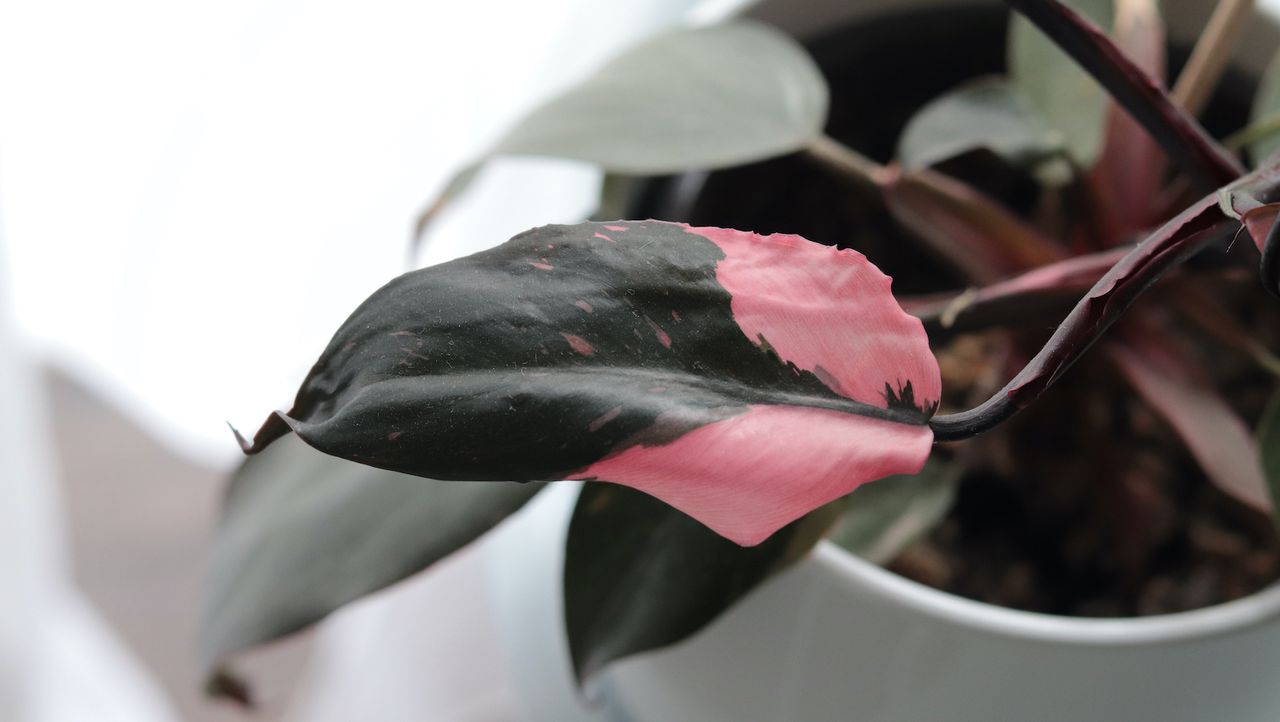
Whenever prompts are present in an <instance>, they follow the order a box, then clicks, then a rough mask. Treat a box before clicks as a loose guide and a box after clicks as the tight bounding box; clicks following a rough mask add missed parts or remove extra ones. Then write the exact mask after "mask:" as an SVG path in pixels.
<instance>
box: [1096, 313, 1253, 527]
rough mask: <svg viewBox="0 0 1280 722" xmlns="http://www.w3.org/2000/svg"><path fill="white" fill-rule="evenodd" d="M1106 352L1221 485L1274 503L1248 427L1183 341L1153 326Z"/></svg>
mask: <svg viewBox="0 0 1280 722" xmlns="http://www.w3.org/2000/svg"><path fill="white" fill-rule="evenodd" d="M1135 321H1139V322H1145V319H1135ZM1107 354H1108V356H1109V357H1110V358H1111V360H1112V361H1113V362H1114V363H1115V364H1116V366H1117V368H1119V369H1120V371H1121V373H1122V374H1123V376H1124V378H1125V379H1126V380H1127V381H1128V382H1129V384H1130V385H1131V386H1133V388H1134V390H1136V391H1137V392H1138V394H1139V395H1140V396H1142V398H1143V399H1144V400H1145V401H1146V402H1147V404H1148V405H1150V406H1151V408H1152V409H1154V410H1155V411H1156V412H1158V413H1159V414H1160V415H1161V416H1162V417H1164V419H1165V420H1166V421H1167V422H1168V423H1169V425H1170V426H1171V427H1173V429H1174V431H1176V432H1177V434H1178V436H1180V437H1182V440H1183V441H1184V442H1185V443H1186V445H1187V448H1188V449H1189V450H1190V451H1191V454H1192V456H1194V457H1195V459H1196V461H1197V462H1199V464H1200V467H1201V468H1202V469H1204V471H1205V474H1206V475H1208V477H1209V479H1210V480H1211V481H1213V483H1214V484H1216V485H1217V486H1218V488H1220V489H1222V490H1223V491H1225V492H1226V493H1228V494H1230V495H1231V496H1233V497H1235V498H1236V499H1239V500H1240V501H1242V502H1244V503H1246V504H1248V505H1250V506H1252V507H1254V508H1257V509H1261V510H1264V511H1267V510H1269V509H1270V508H1271V498H1270V494H1269V492H1268V491H1267V484H1266V481H1265V480H1264V479H1263V476H1262V467H1261V465H1260V463H1259V456H1258V447H1257V443H1256V442H1255V441H1254V438H1253V436H1252V434H1251V433H1250V430H1249V427H1248V426H1247V425H1246V424H1245V423H1244V421H1243V420H1241V419H1240V417H1239V416H1238V415H1236V413H1235V411H1233V410H1232V409H1231V407H1230V406H1229V405H1228V404H1227V403H1226V402H1225V401H1224V400H1223V399H1222V397H1221V396H1219V395H1218V393H1217V391H1216V390H1214V389H1213V387H1212V386H1210V385H1209V383H1208V382H1207V381H1206V380H1205V379H1204V378H1202V377H1201V376H1200V375H1199V374H1197V371H1196V366H1195V365H1194V363H1193V362H1191V361H1190V360H1188V359H1187V358H1185V356H1184V352H1182V350H1181V349H1180V348H1179V347H1177V346H1175V345H1173V344H1172V343H1169V342H1168V341H1167V340H1165V339H1164V338H1163V337H1162V336H1161V335H1158V334H1157V333H1155V332H1146V333H1141V334H1134V333H1129V334H1127V335H1126V338H1125V339H1124V340H1123V341H1120V342H1116V343H1111V344H1108V345H1107Z"/></svg>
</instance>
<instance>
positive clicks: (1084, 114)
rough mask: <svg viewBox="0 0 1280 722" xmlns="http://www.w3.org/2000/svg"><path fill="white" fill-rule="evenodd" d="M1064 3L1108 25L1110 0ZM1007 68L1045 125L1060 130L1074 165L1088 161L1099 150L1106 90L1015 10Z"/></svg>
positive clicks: (1109, 25) (1087, 162)
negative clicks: (1038, 112) (1044, 121)
mask: <svg viewBox="0 0 1280 722" xmlns="http://www.w3.org/2000/svg"><path fill="white" fill-rule="evenodd" d="M1066 4H1067V5H1069V6H1071V7H1072V8H1074V9H1075V10H1077V11H1078V12H1080V13H1083V14H1084V15H1085V16H1086V17H1088V18H1089V19H1091V20H1093V21H1094V22H1095V23H1097V24H1098V25H1099V26H1101V27H1103V28H1110V27H1111V25H1112V21H1113V18H1114V6H1113V2H1112V0H1066ZM1009 73H1010V75H1011V77H1012V79H1013V82H1014V83H1015V84H1016V85H1018V86H1019V87H1021V88H1022V89H1023V90H1024V91H1025V92H1026V93H1027V96H1028V97H1029V98H1030V99H1031V103H1032V105H1033V106H1034V107H1035V108H1037V109H1038V110H1039V111H1040V113H1041V114H1042V115H1043V116H1044V118H1045V119H1046V120H1047V122H1048V123H1049V125H1050V126H1051V127H1053V128H1055V129H1057V130H1058V131H1060V132H1061V133H1062V135H1063V138H1064V139H1065V143H1066V147H1067V150H1068V152H1069V153H1070V155H1071V157H1072V158H1074V159H1075V160H1076V162H1077V164H1079V165H1080V167H1083V168H1087V167H1089V166H1091V165H1092V164H1093V161H1094V160H1095V159H1096V158H1097V157H1098V153H1099V152H1100V151H1101V150H1102V141H1103V137H1104V134H1105V131H1106V117H1107V104H1108V102H1109V101H1108V97H1107V93H1106V91H1104V90H1103V89H1102V87H1101V86H1100V85H1098V83H1097V82H1096V81H1094V80H1093V78H1091V77H1089V75H1088V73H1086V72H1085V71H1084V70H1083V69H1081V68H1080V66H1079V65H1077V64H1076V62H1075V61H1074V60H1072V59H1071V58H1070V57H1068V56H1067V55H1066V53H1063V52H1062V51H1061V50H1059V49H1058V47H1057V46H1056V45H1054V44H1053V42H1052V41H1051V40H1049V38H1047V37H1046V36H1045V35H1044V34H1043V33H1041V32H1040V31H1039V30H1038V29H1036V27H1035V26H1034V25H1032V24H1031V22H1030V21H1028V20H1027V19H1026V18H1024V17H1022V16H1021V15H1016V14H1015V15H1014V16H1013V19H1012V20H1011V22H1010V25H1009Z"/></svg>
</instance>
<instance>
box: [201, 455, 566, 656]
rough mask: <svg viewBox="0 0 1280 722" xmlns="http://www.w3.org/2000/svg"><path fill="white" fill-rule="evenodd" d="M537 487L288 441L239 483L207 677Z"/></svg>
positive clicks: (515, 504) (450, 545)
mask: <svg viewBox="0 0 1280 722" xmlns="http://www.w3.org/2000/svg"><path fill="white" fill-rule="evenodd" d="M541 488H542V485H540V484H516V483H511V482H486V483H471V484H467V483H458V482H452V483H451V482H440V481H431V480H426V479H421V478H418V477H414V476H406V475H404V474H397V473H394V472H389V471H381V470H379V469H373V468H370V467H367V466H362V465H360V464H354V463H352V462H349V461H344V460H342V459H337V458H334V457H331V456H326V455H324V454H322V453H320V452H318V451H316V450H314V449H312V448H310V447H309V446H307V445H306V444H304V443H302V442H301V441H300V440H299V439H297V438H294V437H290V438H287V439H281V440H280V441H279V442H278V443H276V444H273V445H272V446H271V448H269V449H266V450H264V451H263V452H262V453H261V454H258V455H256V456H252V457H249V458H248V459H247V460H246V461H245V462H244V464H243V465H242V466H241V467H240V469H239V470H238V471H237V472H236V474H235V477H234V478H233V479H232V481H231V486H230V488H229V490H228V494H227V499H226V504H225V508H224V509H223V514H222V520H221V523H220V524H219V526H218V531H217V535H216V537H215V539H214V544H213V561H212V569H211V573H210V577H209V581H208V588H207V591H206V604H205V613H204V619H203V623H202V628H201V638H200V654H201V659H202V664H203V665H204V668H205V669H206V670H209V669H212V668H213V667H214V665H216V664H219V663H221V662H224V661H226V660H227V658H229V657H230V656H231V655H233V654H236V653H238V652H241V651H243V650H246V649H248V648H250V647H253V646H256V645H259V644H262V643H264V642H269V641H271V640H274V639H277V638H280V637H283V636H285V635H287V634H290V633H292V632H295V631H298V630H300V629H302V628H304V627H307V626H309V625H311V624H314V623H315V622H317V621H319V620H320V619H322V618H323V617H325V616H326V615H328V614H329V613H330V612H332V611H334V610H335V609H337V608H339V607H341V606H342V605H344V604H347V603H349V602H351V601H354V600H356V599H359V598H360V597H363V596H365V595H367V594H369V593H371V592H374V591H377V590H379V589H382V588H383V587H386V586H388V585H390V584H392V583H394V582H397V581H399V580H401V579H404V578H405V577H408V576H410V575H412V574H415V573H417V572H419V571H422V570H423V569H426V568H427V567H429V566H431V565H432V564H433V563H435V562H436V561H439V560H440V559H442V558H444V557H445V556H447V555H449V554H450V553H451V552H453V551H455V550H457V549H459V548H461V547H463V546H465V545H466V544H468V543H469V542H471V541H472V540H473V539H475V538H476V537H478V536H480V535H481V534H483V533H484V532H485V531H487V530H488V529H490V528H491V527H493V525H495V524H497V523H498V522H500V521H502V520H503V519H504V518H506V517H507V516H508V515H510V514H511V513H512V512H514V511H515V510H517V509H519V508H520V507H521V506H523V505H524V503H525V502H526V501H528V500H529V498H530V497H532V496H533V495H534V494H536V493H537V492H538V491H539V490H540V489H541Z"/></svg>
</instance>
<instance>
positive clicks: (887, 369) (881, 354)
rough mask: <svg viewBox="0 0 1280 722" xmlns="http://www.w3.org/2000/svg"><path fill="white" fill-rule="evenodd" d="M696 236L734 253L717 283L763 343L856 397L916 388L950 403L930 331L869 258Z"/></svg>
mask: <svg viewBox="0 0 1280 722" xmlns="http://www.w3.org/2000/svg"><path fill="white" fill-rule="evenodd" d="M688 230H689V232H690V233H695V234H697V235H700V236H702V237H704V238H707V239H709V240H711V241H712V242H713V243H715V244H716V245H717V246H719V247H720V249H721V250H722V251H723V252H724V254H725V258H724V259H723V260H721V261H720V263H719V264H718V265H717V266H716V280H717V281H719V282H720V285H722V286H723V287H724V288H725V289H726V290H728V291H729V293H730V295H731V296H732V300H731V308H732V310H733V316H734V320H735V321H737V323H738V325H739V326H741V327H742V332H743V333H744V334H746V335H747V338H749V339H751V340H752V341H753V342H755V343H756V344H758V345H766V344H767V346H768V348H770V349H772V350H773V351H774V352H775V353H777V354H778V356H779V357H780V358H781V359H782V360H783V361H786V362H791V363H793V364H795V365H796V367H797V368H800V369H803V370H805V371H811V372H813V373H814V374H815V375H817V376H818V378H820V379H822V380H823V382H824V383H826V384H827V385H828V386H829V387H830V388H831V390H832V391H834V392H836V393H838V394H840V395H842V396H844V397H846V398H849V399H853V400H854V401H860V402H862V403H865V404H869V405H872V406H879V407H881V408H887V407H888V405H889V403H888V400H887V399H886V396H885V387H886V384H887V385H888V386H889V387H890V388H891V389H892V390H894V391H895V392H897V391H898V390H899V389H904V388H906V387H907V385H908V384H910V385H911V390H912V392H913V394H914V398H915V402H916V404H917V405H919V406H921V407H922V408H923V409H924V410H925V411H926V412H928V411H929V406H930V404H935V403H936V402H937V401H938V399H939V398H940V397H941V394H942V379H941V375H940V374H939V371H938V361H937V359H935V358H934V356H933V354H932V353H931V352H930V351H929V338H928V336H927V335H926V334H925V330H924V326H923V325H922V324H921V322H920V320H919V319H917V318H915V317H913V316H910V315H908V314H907V313H906V312H905V311H903V310H902V307H901V306H900V305H899V304H898V302H897V301H896V300H895V299H894V298H893V295H892V293H890V290H889V289H890V285H891V284H892V281H891V280H890V278H889V277H888V276H886V275H885V274H884V273H882V272H881V271H880V269H878V268H876V267H875V266H874V265H872V263H871V262H870V261H868V260H867V258H866V256H863V255H862V254H861V253H858V252H856V251H850V250H837V249H835V248H831V247H829V246H823V245H820V244H817V243H813V242H811V241H808V240H805V239H804V238H801V237H800V236H795V235H787V234H774V235H770V236H761V235H758V234H755V233H748V232H745V231H735V230H730V229H725V228H689V229H688Z"/></svg>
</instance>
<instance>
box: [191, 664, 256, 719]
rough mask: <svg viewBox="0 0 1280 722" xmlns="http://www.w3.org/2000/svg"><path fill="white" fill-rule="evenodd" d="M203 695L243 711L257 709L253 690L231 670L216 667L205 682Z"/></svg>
mask: <svg viewBox="0 0 1280 722" xmlns="http://www.w3.org/2000/svg"><path fill="white" fill-rule="evenodd" d="M204 693H205V694H206V695H207V696H209V697H210V698H212V699H219V700H226V701H228V702H232V703H234V704H236V705H237V706H239V707H241V708H242V709H245V710H254V709H257V703H256V702H255V701H254V698H253V688H252V687H250V686H249V684H248V683H247V682H245V681H244V679H243V678H242V677H240V676H239V675H237V674H236V673H235V672H233V671H232V670H231V669H229V668H228V667H225V666H219V667H216V668H215V669H214V670H213V672H212V673H211V674H210V675H209V679H208V680H207V681H206V682H205V685H204Z"/></svg>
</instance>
